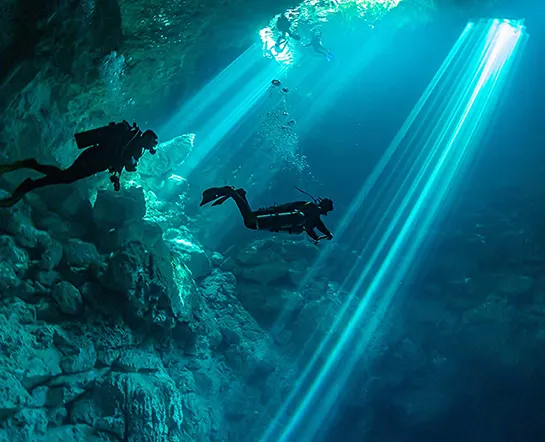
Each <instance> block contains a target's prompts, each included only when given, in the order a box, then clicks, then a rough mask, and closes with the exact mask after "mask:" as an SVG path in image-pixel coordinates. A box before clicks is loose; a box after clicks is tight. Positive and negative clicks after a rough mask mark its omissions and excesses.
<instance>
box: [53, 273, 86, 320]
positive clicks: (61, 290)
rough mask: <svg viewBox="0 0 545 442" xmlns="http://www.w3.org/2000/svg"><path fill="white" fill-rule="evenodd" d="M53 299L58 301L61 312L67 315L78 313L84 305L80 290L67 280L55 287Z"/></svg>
mask: <svg viewBox="0 0 545 442" xmlns="http://www.w3.org/2000/svg"><path fill="white" fill-rule="evenodd" d="M52 296H53V299H55V301H57V303H58V305H59V308H60V310H61V312H63V313H65V314H67V315H77V314H78V313H80V312H81V309H82V307H83V300H82V297H81V293H80V292H79V290H78V289H77V288H76V287H74V286H73V285H72V284H70V283H69V282H66V281H61V282H59V283H58V284H57V285H56V286H55V287H54V289H53V293H52Z"/></svg>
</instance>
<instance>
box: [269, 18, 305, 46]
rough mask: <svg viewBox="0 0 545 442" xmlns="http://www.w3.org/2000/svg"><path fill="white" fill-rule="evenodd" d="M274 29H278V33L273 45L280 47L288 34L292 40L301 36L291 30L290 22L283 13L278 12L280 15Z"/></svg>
mask: <svg viewBox="0 0 545 442" xmlns="http://www.w3.org/2000/svg"><path fill="white" fill-rule="evenodd" d="M276 29H278V31H280V35H279V37H278V40H276V43H275V45H274V47H278V48H280V46H282V44H283V43H285V42H286V38H287V36H288V35H289V36H290V37H291V38H293V39H294V40H297V41H299V40H301V37H300V36H299V35H297V34H296V33H295V32H293V31H292V30H291V23H290V21H289V20H288V18H287V17H286V15H285V14H280V17H278V20H277V22H276Z"/></svg>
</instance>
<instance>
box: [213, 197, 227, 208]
mask: <svg viewBox="0 0 545 442" xmlns="http://www.w3.org/2000/svg"><path fill="white" fill-rule="evenodd" d="M229 198H231V195H227V196H222V197H221V198H220V199H219V200H217V201H216V202H215V203H214V204H212V206H219V205H221V204H223V203H224V202H225V201H227V200H228V199H229Z"/></svg>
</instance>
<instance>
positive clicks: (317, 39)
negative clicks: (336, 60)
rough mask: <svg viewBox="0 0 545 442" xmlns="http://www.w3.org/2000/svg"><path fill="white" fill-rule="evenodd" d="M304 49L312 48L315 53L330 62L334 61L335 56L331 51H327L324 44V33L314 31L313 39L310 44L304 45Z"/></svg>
mask: <svg viewBox="0 0 545 442" xmlns="http://www.w3.org/2000/svg"><path fill="white" fill-rule="evenodd" d="M303 46H304V47H309V46H312V48H313V49H314V51H315V52H317V53H318V54H320V55H323V56H325V57H326V58H327V60H328V61H331V60H333V54H332V52H331V51H330V50H328V49H326V48H325V47H324V45H323V44H322V32H321V31H319V30H315V31H313V34H312V38H311V39H310V42H309V43H307V44H304V45H303Z"/></svg>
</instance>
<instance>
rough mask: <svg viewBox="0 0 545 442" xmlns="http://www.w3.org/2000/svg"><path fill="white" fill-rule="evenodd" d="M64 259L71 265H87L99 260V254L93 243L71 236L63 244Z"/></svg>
mask: <svg viewBox="0 0 545 442" xmlns="http://www.w3.org/2000/svg"><path fill="white" fill-rule="evenodd" d="M64 261H65V262H66V264H68V265H69V266H71V267H89V266H90V265H92V264H96V263H98V262H100V255H99V253H98V251H97V248H96V246H95V245H94V244H91V243H88V242H84V241H81V240H80V239H75V238H72V239H69V240H68V241H67V242H66V243H65V244H64Z"/></svg>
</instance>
